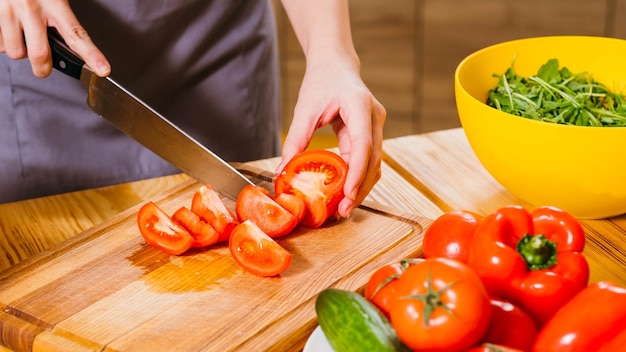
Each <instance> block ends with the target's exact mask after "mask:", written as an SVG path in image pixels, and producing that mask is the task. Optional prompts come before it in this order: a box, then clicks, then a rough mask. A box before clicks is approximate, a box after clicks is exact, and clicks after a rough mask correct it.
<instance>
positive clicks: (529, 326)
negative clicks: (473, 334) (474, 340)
mask: <svg viewBox="0 0 626 352" xmlns="http://www.w3.org/2000/svg"><path fill="white" fill-rule="evenodd" d="M536 336H537V325H536V324H535V322H534V321H533V319H532V318H531V317H530V315H528V313H526V312H524V311H523V310H522V309H520V308H519V307H517V306H515V305H513V304H512V303H509V302H506V301H503V300H500V299H496V298H492V299H491V320H490V321H489V328H488V329H487V333H486V334H485V336H484V337H483V339H482V342H483V343H488V344H492V345H493V344H495V345H503V346H508V347H511V348H515V349H518V350H522V351H530V350H531V348H532V345H533V341H534V340H535V337H536Z"/></svg>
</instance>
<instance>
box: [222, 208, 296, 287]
mask: <svg viewBox="0 0 626 352" xmlns="http://www.w3.org/2000/svg"><path fill="white" fill-rule="evenodd" d="M229 249H230V254H231V255H232V257H233V258H234V259H235V261H236V262H237V263H238V264H239V265H240V266H241V267H243V268H244V269H245V270H246V271H248V272H250V273H252V274H255V275H259V276H276V275H278V274H280V273H282V272H283V271H285V270H287V268H288V267H289V264H291V253H289V252H288V251H287V250H286V249H284V248H283V247H281V246H280V245H279V244H278V243H277V242H276V241H274V239H272V238H271V237H270V236H268V235H267V234H266V233H265V232H263V231H262V230H261V229H260V228H259V227H258V226H257V225H256V224H255V223H254V222H252V221H250V220H246V221H244V222H242V223H240V224H239V225H237V226H236V227H235V228H234V229H233V231H232V233H231V236H230V240H229Z"/></svg>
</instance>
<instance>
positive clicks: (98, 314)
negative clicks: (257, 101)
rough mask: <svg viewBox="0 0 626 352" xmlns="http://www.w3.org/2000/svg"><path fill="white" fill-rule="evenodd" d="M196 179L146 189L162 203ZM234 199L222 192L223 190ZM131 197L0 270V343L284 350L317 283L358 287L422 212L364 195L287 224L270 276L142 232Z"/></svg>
mask: <svg viewBox="0 0 626 352" xmlns="http://www.w3.org/2000/svg"><path fill="white" fill-rule="evenodd" d="M199 187H200V184H199V183H197V182H196V181H193V180H190V181H187V182H184V183H182V184H180V185H178V186H175V187H173V188H171V189H169V190H167V191H165V192H163V193H161V194H159V195H158V196H157V197H155V198H154V199H153V200H154V201H155V202H156V203H157V204H158V205H159V206H160V207H161V208H162V209H164V210H165V211H166V212H168V213H170V214H172V213H173V212H174V211H175V210H176V209H178V207H180V206H183V205H185V206H189V205H190V202H191V196H192V194H193V192H195V191H196V190H197V189H198V188H199ZM225 202H226V203H227V205H228V206H229V207H230V208H231V209H234V207H233V206H234V204H233V202H232V201H229V200H225ZM140 206H141V205H138V206H136V207H134V208H131V209H129V210H128V211H125V212H123V213H121V214H119V215H117V216H115V217H113V218H111V219H110V220H108V221H105V222H104V223H103V224H101V225H98V226H96V227H94V228H92V229H89V230H87V231H85V232H84V233H82V234H80V235H78V236H76V237H74V238H72V239H71V240H69V241H66V242H64V243H63V244H62V245H60V246H59V247H56V248H53V249H52V250H50V251H47V252H44V253H43V254H41V255H39V256H37V257H35V258H32V260H29V261H27V262H25V263H23V264H22V265H19V266H17V267H15V268H13V269H12V270H10V271H9V272H7V273H6V274H3V276H2V277H0V305H1V306H2V312H1V313H0V325H1V328H2V334H1V335H0V338H1V339H2V341H1V342H2V344H3V345H6V346H8V347H10V348H12V349H14V350H16V351H27V350H34V351H229V350H242V351H267V350H270V351H272V350H275V351H289V350H300V349H301V348H302V347H303V345H304V343H305V341H306V339H307V338H308V336H309V334H310V333H311V331H312V330H313V329H314V327H315V325H316V317H315V311H314V302H315V298H316V296H317V294H318V293H319V292H320V291H321V290H323V289H324V288H327V287H339V288H344V289H350V290H358V289H360V288H362V287H363V285H364V284H365V283H366V281H367V279H368V278H369V276H370V275H371V273H372V272H373V271H374V270H375V269H376V268H378V267H380V266H382V265H384V264H387V263H390V262H393V261H397V260H400V259H402V258H405V257H414V256H419V255H421V239H422V235H423V229H424V228H425V227H426V226H428V225H429V224H430V222H431V221H430V220H428V219H426V218H423V217H420V216H417V215H411V214H398V213H397V212H395V211H393V210H391V209H386V208H380V207H378V206H374V205H371V204H370V205H364V206H361V207H360V208H358V209H356V210H355V211H354V213H353V215H352V216H351V217H350V219H344V220H342V221H338V222H334V223H330V224H328V225H327V226H324V227H323V228H320V229H315V230H311V229H304V228H298V229H296V230H295V231H294V233H293V234H290V235H288V236H286V237H283V238H281V239H279V240H278V241H279V243H280V244H281V245H283V246H284V247H285V248H286V249H287V250H289V251H290V252H291V253H292V254H293V260H292V264H291V266H290V268H289V269H288V270H287V271H285V272H284V273H283V274H282V275H281V276H280V277H274V278H261V277H258V276H254V275H252V274H249V273H246V272H244V271H243V269H242V268H241V267H239V266H238V265H237V264H236V263H235V261H234V260H233V259H232V257H231V256H230V253H229V251H228V248H227V246H223V245H219V246H215V247H213V248H210V249H206V250H202V251H200V250H199V251H195V252H190V253H187V254H184V255H181V256H169V255H166V254H164V253H162V252H160V251H158V250H156V249H154V248H152V247H150V246H148V245H146V243H145V242H144V241H143V239H142V237H141V235H140V234H139V230H138V228H137V224H136V215H137V211H138V209H139V207H140Z"/></svg>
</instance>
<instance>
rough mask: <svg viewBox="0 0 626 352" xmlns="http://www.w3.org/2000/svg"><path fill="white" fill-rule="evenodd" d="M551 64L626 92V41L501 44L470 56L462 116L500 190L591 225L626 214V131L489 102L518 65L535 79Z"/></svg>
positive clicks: (458, 81) (461, 84)
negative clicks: (530, 115) (549, 118)
mask: <svg viewBox="0 0 626 352" xmlns="http://www.w3.org/2000/svg"><path fill="white" fill-rule="evenodd" d="M514 58H515V60H514ZM551 58H557V59H558V60H559V66H560V67H567V68H568V69H569V70H570V71H571V72H573V73H579V72H588V73H589V74H591V75H592V76H593V78H595V79H596V80H598V81H599V82H601V83H604V84H605V85H606V86H607V87H609V88H610V89H613V90H614V91H615V92H620V93H625V92H626V89H625V87H626V64H624V58H626V40H620V39H612V38H603V37H581V36H556V37H538V38H528V39H520V40H514V41H510V42H505V43H501V44H497V45H493V46H490V47H487V48H484V49H482V50H479V51H477V52H475V53H473V54H471V55H469V56H468V57H466V58H465V59H464V60H463V61H462V62H461V63H460V64H459V66H458V67H457V69H456V72H455V95H456V104H457V110H458V113H459V117H460V121H461V125H462V126H463V129H464V131H465V134H466V136H467V138H468V140H469V143H470V145H471V147H472V149H473V151H474V153H475V154H476V156H477V157H478V159H479V160H480V161H481V163H482V164H483V166H484V167H485V168H486V169H487V171H489V173H490V174H491V175H492V176H493V177H494V178H495V179H496V180H497V181H498V182H500V184H502V185H503V186H504V187H505V188H506V189H508V190H509V191H510V192H511V193H513V194H514V195H515V196H517V197H518V198H520V199H522V200H524V201H526V202H528V203H530V204H532V205H533V206H541V205H552V206H556V207H559V208H561V209H563V210H566V211H568V212H570V213H572V214H573V215H574V216H576V217H578V218H583V219H600V218H607V217H612V216H616V215H620V214H624V213H626V127H587V126H568V125H561V124H552V123H548V122H540V121H535V120H530V119H527V118H523V117H519V116H514V115H511V114H508V113H505V112H502V111H499V110H497V109H495V108H491V107H489V106H488V105H487V104H486V103H485V102H486V100H487V92H488V91H489V90H490V89H492V88H493V87H495V86H496V84H497V83H498V79H497V78H495V77H493V74H498V75H501V74H503V73H504V72H505V71H506V70H507V68H509V67H510V66H511V64H512V63H513V61H514V64H513V65H514V66H513V67H514V70H515V72H516V73H517V74H518V75H520V76H524V77H528V76H531V75H535V74H536V73H537V71H538V70H539V67H541V65H543V64H545V63H546V62H547V61H548V60H549V59H551Z"/></svg>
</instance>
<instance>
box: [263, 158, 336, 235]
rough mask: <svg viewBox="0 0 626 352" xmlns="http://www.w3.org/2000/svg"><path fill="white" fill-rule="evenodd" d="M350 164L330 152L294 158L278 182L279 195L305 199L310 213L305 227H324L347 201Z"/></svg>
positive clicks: (277, 179) (276, 190)
mask: <svg viewBox="0 0 626 352" xmlns="http://www.w3.org/2000/svg"><path fill="white" fill-rule="evenodd" d="M347 173H348V164H346V162H345V161H344V160H343V159H342V158H341V156H339V155H337V154H335V153H333V152H331V151H328V150H307V151H304V152H301V153H299V154H297V155H296V156H294V157H293V158H292V159H291V160H290V161H289V162H288V163H287V165H285V167H284V168H283V171H282V172H281V173H280V174H279V175H278V177H277V178H276V182H275V183H276V184H275V192H274V193H275V194H276V195H280V194H282V193H290V194H294V195H296V196H299V197H301V198H302V199H303V200H304V201H305V204H306V207H307V212H306V214H305V215H304V218H303V219H302V221H301V222H300V223H301V224H303V225H304V226H307V227H311V228H316V227H319V226H321V225H322V224H323V223H324V222H325V221H326V220H327V219H328V218H329V217H330V216H332V215H334V214H335V213H336V211H337V206H338V205H339V201H340V200H341V199H342V198H343V186H344V183H345V182H346V175H347Z"/></svg>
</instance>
